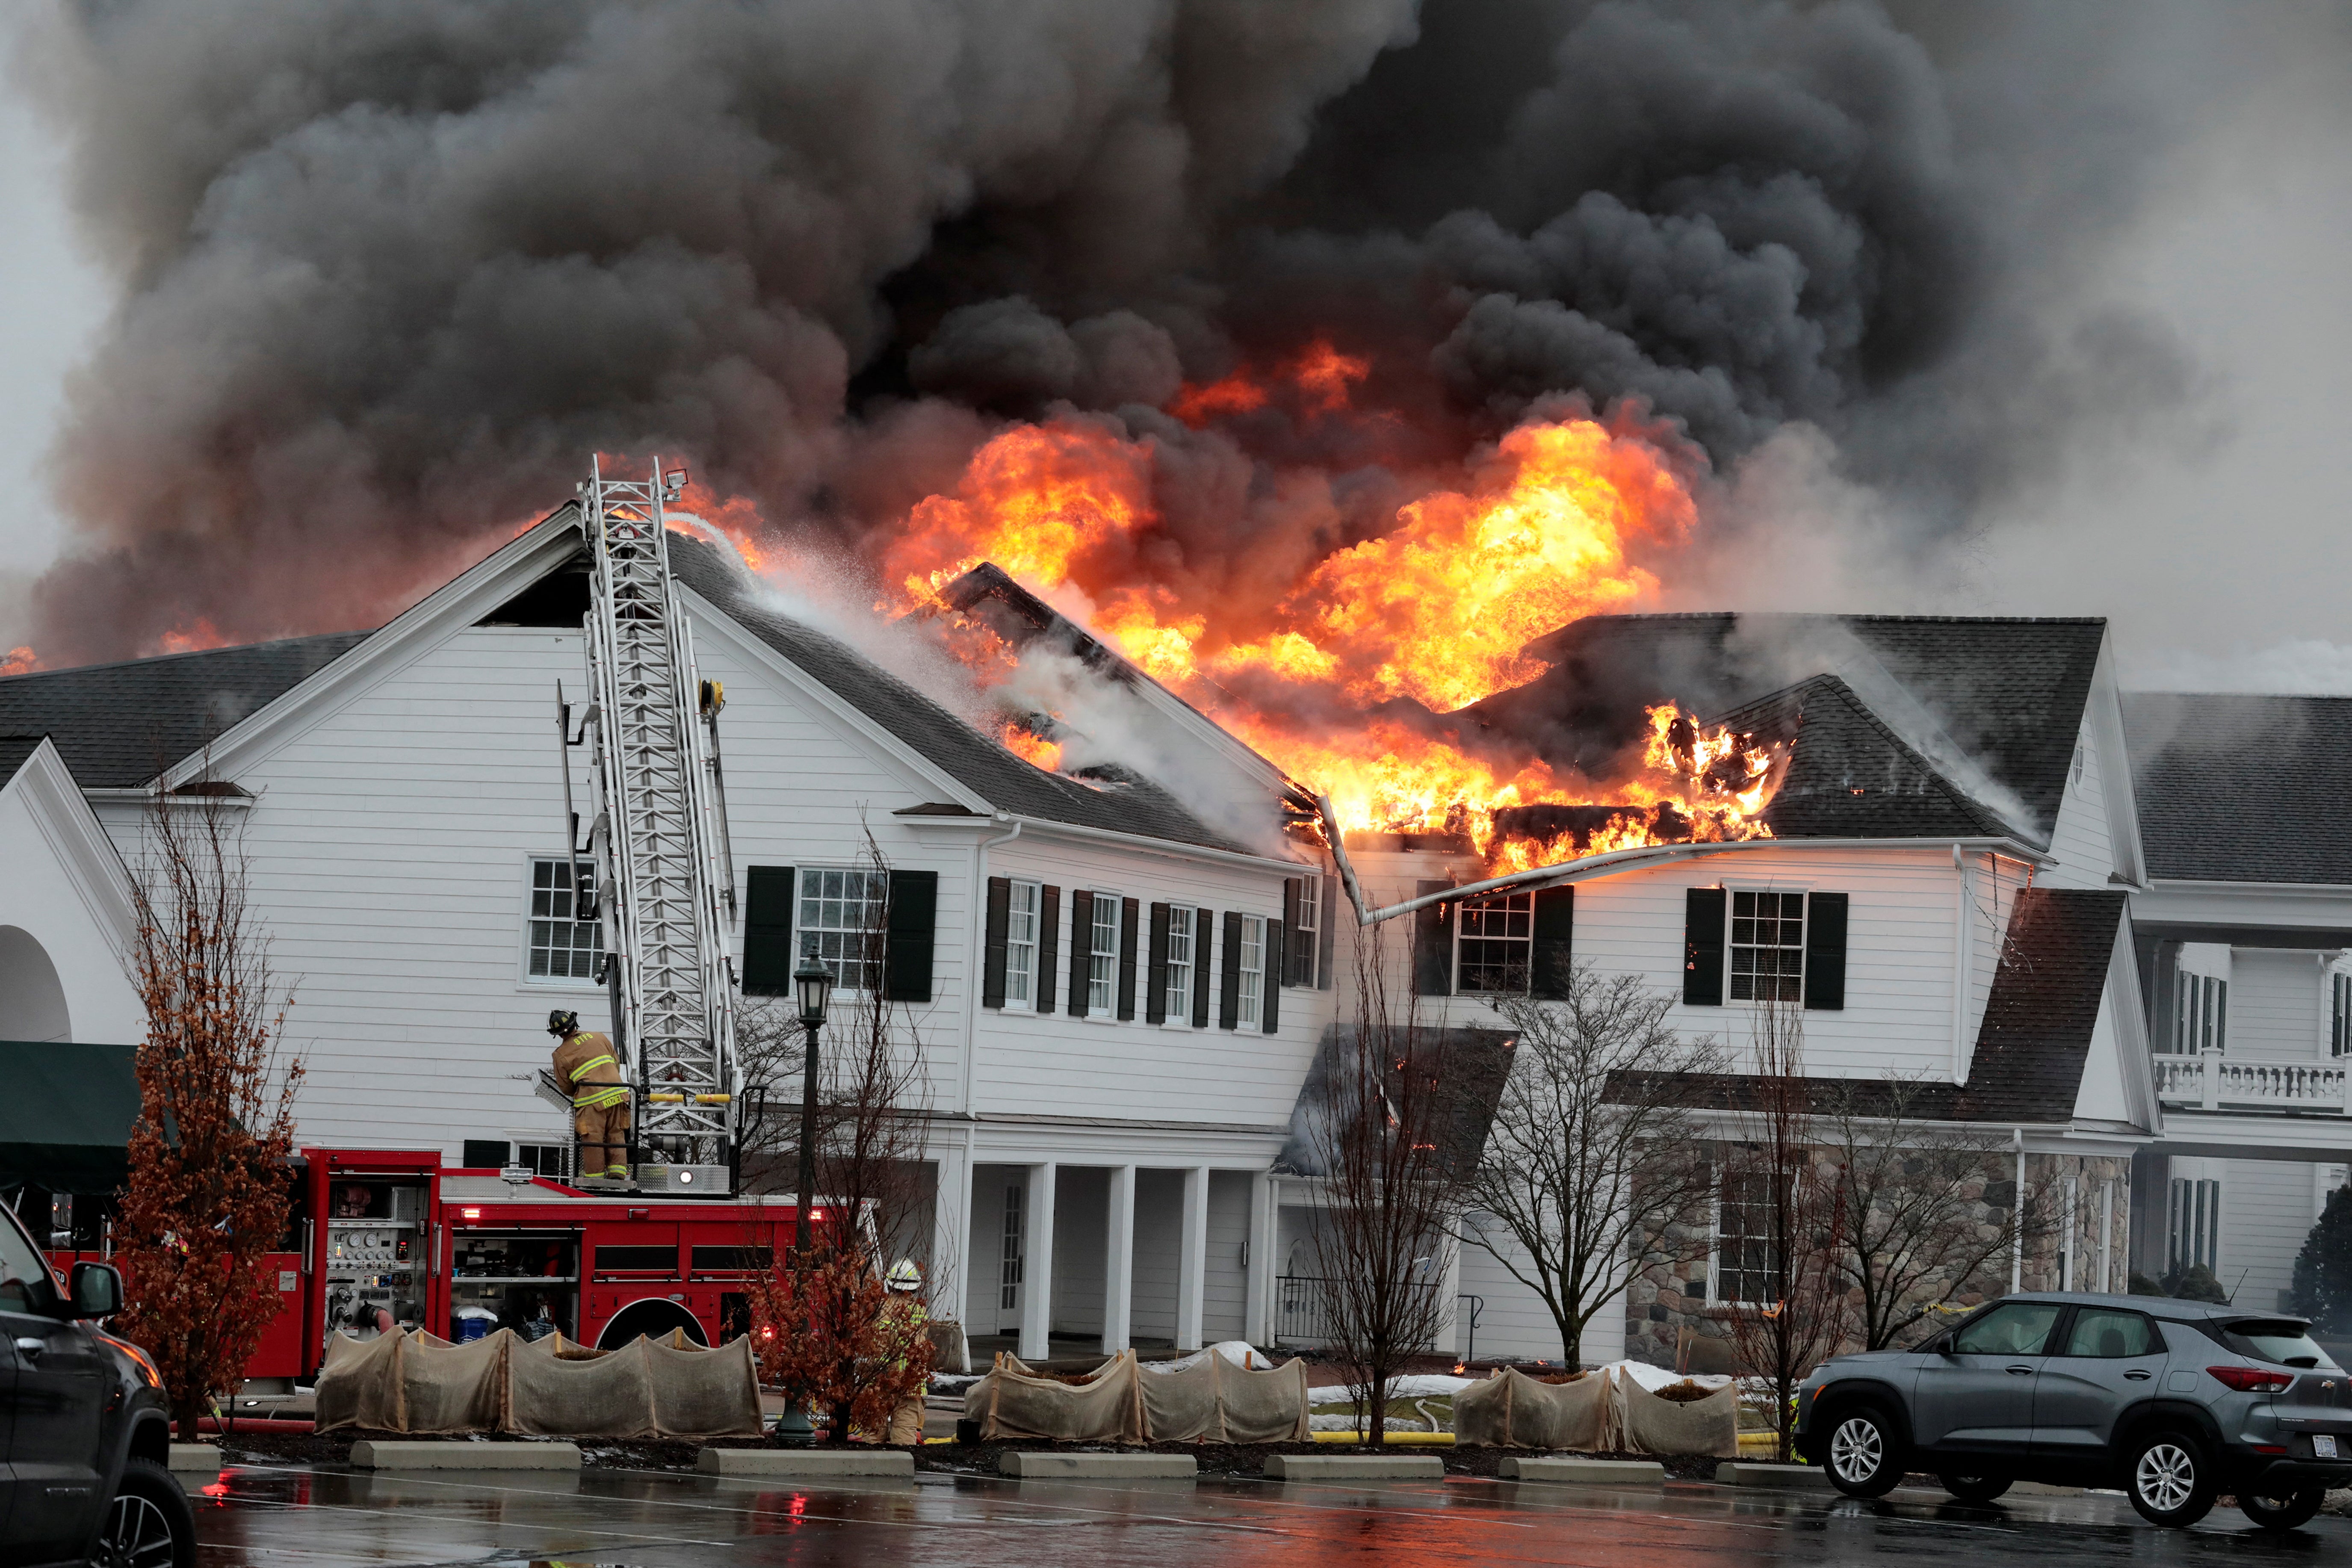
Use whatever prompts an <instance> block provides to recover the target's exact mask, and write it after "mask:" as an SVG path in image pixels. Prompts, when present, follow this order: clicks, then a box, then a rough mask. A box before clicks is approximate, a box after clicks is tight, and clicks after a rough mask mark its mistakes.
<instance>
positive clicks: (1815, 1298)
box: [1716, 981, 1844, 1460]
mask: <svg viewBox="0 0 2352 1568" xmlns="http://www.w3.org/2000/svg"><path fill="white" fill-rule="evenodd" d="M1761 983H1762V982H1760V981H1759V984H1761ZM1753 1017H1754V1020H1755V1040H1756V1062H1755V1072H1754V1074H1753V1075H1752V1077H1750V1078H1749V1079H1748V1082H1747V1086H1746V1090H1745V1094H1746V1100H1747V1103H1746V1104H1745V1105H1744V1106H1742V1107H1740V1109H1739V1111H1738V1121H1741V1122H1744V1123H1745V1124H1746V1125H1745V1126H1744V1127H1741V1128H1740V1129H1739V1131H1740V1133H1741V1134H1743V1136H1740V1137H1738V1138H1737V1140H1736V1141H1734V1142H1731V1143H1730V1144H1729V1145H1728V1146H1727V1148H1726V1150H1725V1157H1724V1165H1723V1186H1722V1190H1721V1193H1720V1194H1719V1197H1718V1199H1717V1201H1718V1202H1719V1203H1720V1204H1721V1205H1723V1211H1722V1212H1723V1219H1722V1222H1721V1224H1720V1226H1719V1230H1720V1232H1721V1237H1720V1240H1719V1242H1718V1244H1717V1280H1716V1294H1717V1296H1718V1297H1720V1298H1721V1299H1723V1300H1725V1301H1726V1302H1727V1305H1726V1306H1725V1307H1724V1308H1723V1312H1724V1315H1725V1318H1726V1321H1727V1324H1728V1327H1729V1329H1730V1333H1731V1341H1732V1345H1733V1348H1734V1351H1735V1352H1736V1354H1737V1355H1738V1360H1739V1364H1740V1367H1741V1370H1742V1371H1744V1372H1746V1373H1748V1374H1749V1375H1750V1376H1754V1377H1759V1378H1761V1379H1763V1380H1764V1382H1765V1384H1767V1385H1768V1386H1769V1390H1770V1393H1771V1398H1772V1411H1773V1431H1774V1436H1775V1443H1776V1448H1777V1452H1778V1454H1779V1457H1780V1458H1781V1459H1783V1460H1786V1459H1787V1458H1789V1457H1790V1451H1791V1447H1790V1439H1791V1438H1792V1437H1793V1436H1794V1434H1795V1419H1796V1416H1795V1406H1794V1403H1793V1402H1794V1400H1795V1398H1796V1393H1797V1385H1798V1384H1801V1383H1802V1382H1803V1381H1804V1379H1805V1375H1806V1374H1807V1373H1810V1372H1811V1371H1812V1369H1813V1368H1814V1367H1815V1366H1817V1365H1819V1364H1820V1363H1822V1361H1824V1360H1826V1359H1827V1358H1828V1357H1829V1356H1831V1355H1832V1354H1833V1353H1835V1352H1836V1350H1837V1348H1838V1344H1839V1342H1840V1339H1841V1338H1842V1332H1843V1317H1844V1311H1843V1300H1842V1297H1843V1285H1844V1279H1843V1276H1842V1275H1841V1273H1840V1271H1839V1268H1838V1259H1839V1258H1840V1257H1841V1255H1842V1253H1843V1247H1844V1242H1843V1237H1842V1236H1841V1234H1840V1232H1839V1221H1840V1214H1839V1207H1838V1194H1837V1186H1836V1183H1835V1180H1834V1178H1833V1177H1832V1176H1831V1175H1830V1174H1829V1173H1827V1172H1825V1171H1824V1170H1822V1168H1821V1162H1820V1161H1819V1160H1818V1158H1817V1154H1816V1149H1815V1145H1816V1143H1817V1142H1818V1138H1819V1133H1818V1131H1817V1128H1816V1125H1815V1117H1814V1114H1813V1110H1812V1106H1811V1084H1809V1083H1808V1082H1807V1081H1806V1079H1805V1071H1804V1014H1803V1013H1802V1011H1801V1009H1800V1005H1799V1004H1798V1003H1797V1001H1796V999H1795V998H1794V997H1776V996H1769V995H1768V996H1766V997H1763V998H1759V1001H1758V1002H1757V1005H1756V1010H1755V1013H1754V1015H1753Z"/></svg>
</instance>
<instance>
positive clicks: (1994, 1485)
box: [1936, 1476, 2011, 1502]
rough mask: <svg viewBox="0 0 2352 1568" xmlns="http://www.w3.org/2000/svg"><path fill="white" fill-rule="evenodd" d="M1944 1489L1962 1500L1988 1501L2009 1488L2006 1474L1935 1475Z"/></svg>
mask: <svg viewBox="0 0 2352 1568" xmlns="http://www.w3.org/2000/svg"><path fill="white" fill-rule="evenodd" d="M1936 1479H1937V1480H1939V1481H1941V1482H1943V1483H1944V1489H1945V1490H1946V1491H1948V1492H1949V1493H1951V1494H1952V1495H1953V1496H1954V1497H1956V1498H1958V1499H1959V1500H1961V1501H1962V1502H1990V1501H1992V1500H1993V1499H1995V1498H1997V1497H1999V1496H2000V1494H2001V1493H2003V1492H2005V1491H2007V1490H2008V1489H2010V1486H2011V1481H2010V1479H2009V1478H2008V1477H2007V1476H1937V1478H1936Z"/></svg>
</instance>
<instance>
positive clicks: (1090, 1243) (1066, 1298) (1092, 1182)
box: [1032, 1165, 1110, 1334]
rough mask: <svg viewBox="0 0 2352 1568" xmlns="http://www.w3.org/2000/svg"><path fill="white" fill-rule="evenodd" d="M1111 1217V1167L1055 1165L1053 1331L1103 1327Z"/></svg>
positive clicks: (1074, 1331) (1090, 1330)
mask: <svg viewBox="0 0 2352 1568" xmlns="http://www.w3.org/2000/svg"><path fill="white" fill-rule="evenodd" d="M1032 1195H1033V1196H1034V1194H1032ZM1109 1218H1110V1173H1109V1172H1108V1171H1100V1170H1087V1169H1084V1168H1081V1167H1078V1166H1075V1165H1064V1166H1061V1167H1060V1168H1058V1169H1057V1170H1055V1173H1054V1310H1053V1331H1054V1332H1055V1333H1057V1334H1065V1333H1067V1334H1099V1333H1101V1332H1102V1329H1103V1282H1104V1271H1103V1260H1104V1254H1105V1251H1106V1248H1105V1246H1104V1243H1105V1240H1106V1238H1107V1235H1108V1222H1109Z"/></svg>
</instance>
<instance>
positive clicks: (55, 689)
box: [0, 632, 372, 789]
mask: <svg viewBox="0 0 2352 1568" xmlns="http://www.w3.org/2000/svg"><path fill="white" fill-rule="evenodd" d="M371 635H372V634H370V633H367V632H336V633H333V634H331V635H329V636H326V637H289V638H287V639H286V640H284V641H282V642H265V643H252V644H248V645H247V646H245V647H217V648H210V649H207V650H206V651H205V652H203V653H178V654H166V655H163V657H161V658H134V659H128V660H125V661H123V662H122V663H120V664H90V665H83V666H81V667H80V668H76V669H54V670H43V671H39V672H37V673H36V674H32V675H12V676H7V677H5V678H0V735H24V736H33V737H36V738H37V737H39V736H41V735H44V734H46V735H48V736H51V737H52V738H54V739H55V740H56V742H57V743H58V755H59V756H60V757H62V758H63V759H64V760H65V764H66V766H67V767H68V768H69V769H71V770H72V772H73V776H74V782H75V783H77V784H80V785H81V786H82V787H83V788H84V789H135V788H137V787H138V786H139V785H141V784H145V783H146V782H147V781H148V780H150V779H152V778H153V777H154V776H155V775H156V774H157V773H161V772H163V770H164V769H165V768H168V767H170V766H171V765H172V764H173V763H176V762H178V761H180V759H182V758H183V757H185V756H188V755H190V754H191V753H193V752H195V751H196V750H197V749H198V748H199V747H202V746H203V745H205V743H206V742H209V741H211V740H212V739H214V738H215V736H217V735H219V734H220V733H221V732H222V731H225V730H226V729H228V728H229V726H231V725H232V724H235V723H236V722H237V721H240V720H242V719H244V718H245V717H246V716H247V715H248V714H250V713H252V712H254V711H255V710H257V709H259V708H261V707H263V706H264V705H266V704H267V703H268V702H270V701H271V700H274V699H276V698H277V697H278V696H280V695H281V694H283V693H284V692H286V691H288V690H289V689H292V688H293V687H294V686H296V685H298V684H299V683H300V682H301V681H304V680H307V679H310V677H311V676H313V675H316V674H317V673H318V672H319V671H320V670H321V669H324V668H326V667H327V666H328V665H330V664H331V663H333V662H334V661H335V660H336V659H338V658H341V657H342V656H343V655H344V654H346V653H348V652H350V651H351V650H352V648H354V647H358V646H359V645H360V644H361V643H362V642H364V641H366V640H367V638H368V637H370V636H371ZM18 765H22V764H21V760H20V763H19V764H18ZM11 771H13V770H11Z"/></svg>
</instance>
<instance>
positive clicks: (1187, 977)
mask: <svg viewBox="0 0 2352 1568" xmlns="http://www.w3.org/2000/svg"><path fill="white" fill-rule="evenodd" d="M1197 918H1198V916H1197V915H1196V913H1195V912H1194V910H1193V909H1192V906H1191V905H1190V904H1171V905H1169V906H1168V932H1167V942H1168V988H1167V990H1166V991H1164V992H1163V993H1161V998H1162V1002H1163V1005H1165V1007H1166V1009H1167V1013H1168V1021H1169V1022H1170V1023H1171V1024H1190V1023H1191V1022H1192V975H1193V973H1194V971H1193V967H1192V965H1193V962H1194V960H1193V955H1192V946H1193V942H1192V935H1193V931H1194V930H1195V929H1196V928H1195V926H1194V924H1193V922H1194V921H1195V920H1196V919H1197Z"/></svg>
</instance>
